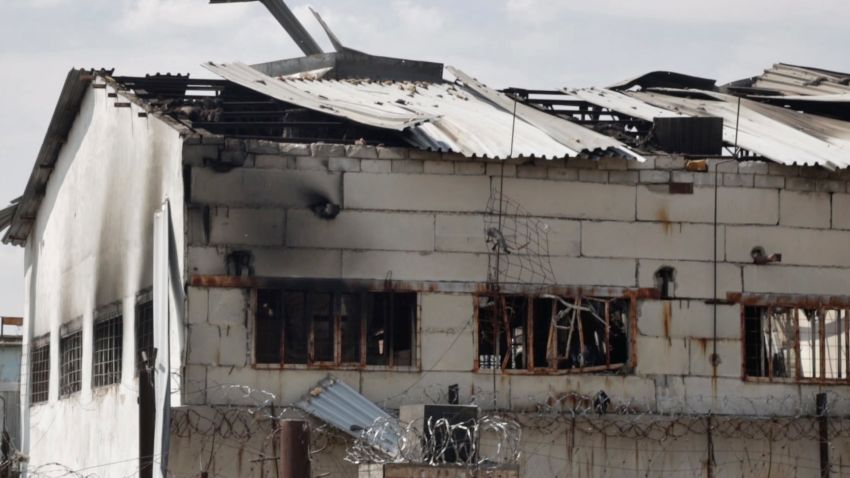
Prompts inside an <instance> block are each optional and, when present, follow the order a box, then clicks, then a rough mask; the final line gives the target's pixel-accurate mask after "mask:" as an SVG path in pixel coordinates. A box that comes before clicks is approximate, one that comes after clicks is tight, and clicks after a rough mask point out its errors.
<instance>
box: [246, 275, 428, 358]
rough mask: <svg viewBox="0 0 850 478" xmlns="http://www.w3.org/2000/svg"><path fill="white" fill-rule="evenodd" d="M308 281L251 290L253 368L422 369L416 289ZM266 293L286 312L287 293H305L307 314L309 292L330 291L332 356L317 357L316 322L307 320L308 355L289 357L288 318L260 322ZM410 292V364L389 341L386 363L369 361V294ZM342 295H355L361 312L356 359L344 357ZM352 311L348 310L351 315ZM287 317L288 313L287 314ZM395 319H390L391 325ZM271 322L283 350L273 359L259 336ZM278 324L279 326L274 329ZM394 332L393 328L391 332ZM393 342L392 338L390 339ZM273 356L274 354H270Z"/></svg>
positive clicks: (314, 293) (280, 310) (419, 304)
mask: <svg viewBox="0 0 850 478" xmlns="http://www.w3.org/2000/svg"><path fill="white" fill-rule="evenodd" d="M306 282H307V284H306V285H305V284H304V281H295V282H293V284H291V285H274V286H269V287H256V288H252V290H251V310H252V315H253V320H252V321H251V324H252V325H251V327H252V330H251V332H252V335H253V337H252V340H251V347H252V354H251V355H252V364H253V367H254V368H259V369H307V370H315V369H333V370H396V371H411V372H412V371H419V370H421V351H420V346H421V339H420V337H421V328H420V327H421V326H420V324H421V295H420V294H419V293H418V292H417V291H413V290H393V289H381V288H378V287H357V286H354V287H352V286H346V285H345V284H341V283H339V284H338V283H336V282H327V281H315V282H314V281H306ZM265 293H276V294H277V300H278V304H277V306H278V311H279V312H280V313H284V312H283V310H284V307H285V303H286V298H287V294H301V295H303V296H304V301H303V314H304V317H307V316H308V315H309V311H310V310H311V308H310V307H309V305H308V303H309V299H308V297H309V296H321V295H330V297H331V299H330V301H331V304H330V310H331V313H332V315H333V317H332V318H331V327H332V333H333V337H332V344H333V350H334V352H333V355H334V357H333V360H316V359H315V352H316V350H315V345H316V341H315V327H314V326H313V323H312V321H311V323H308V324H307V325H306V332H305V333H306V344H307V345H306V346H307V351H306V359H305V360H303V361H302V362H301V363H295V362H292V361H289V362H288V361H287V360H286V337H285V330H286V323H285V319H284V318H282V319H281V322H280V323H279V324H275V323H274V319H270V320H269V323H267V324H264V325H261V324H260V320H261V319H260V315H259V314H260V312H261V304H260V296H261V295H263V294H265ZM401 295H404V296H407V297H408V300H410V301H411V302H412V303H410V304H407V305H409V306H411V307H412V309H413V310H412V311H411V312H412V315H413V316H412V318H411V337H410V340H411V344H410V355H411V356H410V360H409V364H401V365H399V364H397V363H396V361H397V360H396V359H397V355H398V354H397V353H395V352H394V351H393V349H392V348H391V347H392V344H391V343H390V344H389V345H388V346H387V347H386V348H385V349H384V350H385V352H386V353H385V355H386V360H385V361H384V363H374V361H370V359H369V353H368V346H369V340H368V337H367V335H368V328H369V323H368V321H369V318H370V317H371V316H372V314H370V313H368V311H367V308H368V307H369V306H370V305H371V304H372V302H371V300H370V298H371V297H375V296H387V297H392V296H401ZM343 297H356V298H357V303H356V306H355V307H356V310H357V311H358V312H357V315H358V316H359V318H358V321H359V331H358V341H359V346H358V349H359V351H358V352H359V353H358V356H359V357H358V359H357V361H348V360H345V358H344V357H343V354H344V351H343V330H342V327H341V324H342V320H341V317H342V314H341V309H342V299H343ZM349 315H351V314H346V316H349ZM284 317H285V315H284ZM395 322H396V321H391V322H389V324H390V328H391V327H392V325H393V324H395ZM267 326H271V327H272V330H271V333H279V334H280V339H279V344H280V351H279V353H278V356H279V358H280V360H279V361H273V360H270V359H268V358H264V357H260V356H259V351H258V344H257V338H258V335H259V333H265V332H268V330H262V331H261V330H260V329H261V328H262V327H267ZM275 327H276V328H277V329H278V331H277V332H275V330H274V329H275ZM390 333H392V332H390ZM389 341H390V342H391V341H392V339H389ZM269 356H271V355H269Z"/></svg>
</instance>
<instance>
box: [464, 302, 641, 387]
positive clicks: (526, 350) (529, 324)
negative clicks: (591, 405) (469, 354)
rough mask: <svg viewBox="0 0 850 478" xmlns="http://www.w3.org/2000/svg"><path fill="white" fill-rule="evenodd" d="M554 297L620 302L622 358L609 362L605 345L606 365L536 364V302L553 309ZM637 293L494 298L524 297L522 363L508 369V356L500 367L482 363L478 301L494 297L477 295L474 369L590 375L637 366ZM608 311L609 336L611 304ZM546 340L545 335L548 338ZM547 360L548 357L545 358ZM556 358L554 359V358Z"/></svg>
mask: <svg viewBox="0 0 850 478" xmlns="http://www.w3.org/2000/svg"><path fill="white" fill-rule="evenodd" d="M553 295H554V296H557V297H559V298H561V299H564V300H567V301H573V303H574V304H575V303H578V304H579V305H580V301H587V300H591V301H597V302H601V303H610V302H612V301H621V302H622V304H623V309H624V310H625V320H626V324H625V326H624V332H625V334H626V337H625V344H626V348H625V351H624V352H623V355H624V358H625V360H623V361H618V362H616V363H613V362H612V361H611V348H610V347H608V348H607V349H606V363H605V365H591V366H584V365H583V364H581V365H579V366H578V367H571V368H560V366H559V364H558V363H557V362H556V363H555V364H554V365H553V364H552V363H551V361H550V363H548V364H546V365H543V366H541V365H539V364H537V363H536V362H537V361H538V360H537V357H536V355H537V354H536V352H537V351H536V350H535V338H534V336H535V332H536V330H535V320H534V319H535V317H534V315H535V311H534V308H535V302H538V303H539V301H541V300H551V301H552V307H553V310H554V308H555V307H556V304H555V301H554V299H553V298H552V296H553ZM639 295H640V291H630V290H626V291H623V293H622V295H616V296H615V295H612V296H604V297H603V296H600V295H598V294H586V293H583V292H581V291H578V292H574V291H571V293H569V294H562V293H558V294H541V293H536V294H526V293H505V294H501V295H500V296H495V297H503V298H524V299H525V300H526V302H527V309H526V319H525V326H524V330H525V338H524V339H525V342H524V344H523V354H524V355H525V358H524V362H525V365H524V367H522V368H510V367H508V366H507V362H508V359H509V358H510V355H506V356H505V358H504V359H502V364H500V366H499V367H496V368H492V367H485V366H482V357H483V356H482V355H481V333H482V323H481V308H482V307H481V303H482V300H493V299H494V296H493V295H492V294H489V293H484V294H476V296H475V301H474V320H475V338H474V341H475V357H474V361H475V363H474V370H475V371H476V372H480V373H493V372H494V371H497V372H499V373H508V374H517V375H522V374H533V375H540V374H544V375H576V374H592V373H614V372H622V371H623V370H627V371H630V370H634V368H635V367H636V365H637V355H636V347H635V343H634V341H635V338H636V336H637V335H636V334H637V301H638V296H639ZM605 310H606V311H608V314H609V315H607V316H606V317H607V318H608V321H609V322H608V325H607V326H606V327H607V330H608V332H607V334H608V337H610V333H611V332H610V331H611V329H610V313H611V311H610V307H606V308H605ZM578 324H579V328H581V321H578ZM550 333H551V331H550ZM547 342H548V337H547ZM549 352H550V351H549V350H548V346H547V351H546V355H547V356H548V355H549ZM547 360H549V359H547ZM556 360H557V359H556Z"/></svg>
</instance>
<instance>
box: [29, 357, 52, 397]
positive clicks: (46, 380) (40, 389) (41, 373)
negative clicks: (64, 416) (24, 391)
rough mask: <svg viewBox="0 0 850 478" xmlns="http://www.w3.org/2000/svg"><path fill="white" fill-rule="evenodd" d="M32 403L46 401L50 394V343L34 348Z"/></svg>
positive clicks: (31, 372)
mask: <svg viewBox="0 0 850 478" xmlns="http://www.w3.org/2000/svg"><path fill="white" fill-rule="evenodd" d="M30 374H31V377H32V378H31V379H30V380H31V384H30V387H31V393H32V395H31V399H30V402H31V403H40V402H46V401H47V399H48V398H49V396H50V344H49V343H45V344H44V345H41V346H37V347H35V348H33V350H32V365H31V366H30Z"/></svg>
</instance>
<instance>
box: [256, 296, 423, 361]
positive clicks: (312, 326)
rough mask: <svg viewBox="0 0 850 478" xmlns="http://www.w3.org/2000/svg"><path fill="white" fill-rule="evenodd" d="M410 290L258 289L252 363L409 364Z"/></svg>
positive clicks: (413, 325)
mask: <svg viewBox="0 0 850 478" xmlns="http://www.w3.org/2000/svg"><path fill="white" fill-rule="evenodd" d="M416 310H417V302H416V294H415V293H396V292H360V293H357V292H335V291H310V292H307V291H296V290H277V289H261V290H258V291H257V315H256V332H257V333H256V341H255V350H256V351H255V357H256V361H257V363H266V364H282V365H325V366H346V365H349V366H360V365H375V366H389V367H395V366H407V367H409V366H413V364H414V345H415V343H416V341H415V337H416V332H415V331H416Z"/></svg>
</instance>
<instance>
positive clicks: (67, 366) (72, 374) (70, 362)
mask: <svg viewBox="0 0 850 478" xmlns="http://www.w3.org/2000/svg"><path fill="white" fill-rule="evenodd" d="M59 351H60V353H61V356H60V359H61V360H60V367H59V373H60V376H59V395H61V396H63V397H65V396H68V395H71V394H72V393H75V392H79V391H80V389H81V388H82V379H83V374H82V360H83V333H82V332H76V333H74V334H71V335H69V336H67V337H63V338H62V340H61V341H60V342H59Z"/></svg>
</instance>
